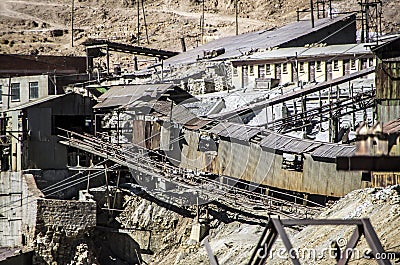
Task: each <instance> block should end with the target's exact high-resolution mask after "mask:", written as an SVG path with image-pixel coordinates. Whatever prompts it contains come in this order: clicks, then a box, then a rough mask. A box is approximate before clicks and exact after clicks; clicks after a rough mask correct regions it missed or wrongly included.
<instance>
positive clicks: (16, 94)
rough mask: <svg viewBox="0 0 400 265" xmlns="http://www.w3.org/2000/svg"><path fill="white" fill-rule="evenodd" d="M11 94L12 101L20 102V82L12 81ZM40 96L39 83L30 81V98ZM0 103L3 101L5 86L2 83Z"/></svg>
mask: <svg viewBox="0 0 400 265" xmlns="http://www.w3.org/2000/svg"><path fill="white" fill-rule="evenodd" d="M10 93H11V94H10V95H8V94H6V96H10V97H11V102H19V101H20V100H21V85H20V83H11V89H10ZM37 98H39V83H38V82H29V99H37ZM0 103H3V88H2V86H1V85H0Z"/></svg>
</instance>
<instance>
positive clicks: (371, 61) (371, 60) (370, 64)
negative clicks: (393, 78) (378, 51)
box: [369, 58, 374, 67]
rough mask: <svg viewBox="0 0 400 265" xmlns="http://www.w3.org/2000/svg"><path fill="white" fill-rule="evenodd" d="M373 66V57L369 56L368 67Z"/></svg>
mask: <svg viewBox="0 0 400 265" xmlns="http://www.w3.org/2000/svg"><path fill="white" fill-rule="evenodd" d="M372 66H374V58H369V67H372Z"/></svg>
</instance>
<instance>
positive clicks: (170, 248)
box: [118, 186, 400, 265]
mask: <svg viewBox="0 0 400 265" xmlns="http://www.w3.org/2000/svg"><path fill="white" fill-rule="evenodd" d="M126 199H127V202H126V208H125V210H124V212H123V213H122V214H121V215H120V217H119V218H118V219H119V221H120V222H121V223H122V224H123V225H124V226H127V227H137V228H147V229H155V230H159V229H160V228H162V229H161V230H162V231H161V230H160V231H161V232H156V233H155V236H156V237H157V239H156V240H155V241H156V242H158V243H155V245H153V246H154V249H157V250H156V253H155V254H154V255H151V256H145V261H146V262H147V263H148V264H166V265H177V264H181V265H186V264H193V265H197V264H209V260H208V256H207V254H206V251H205V247H204V245H203V244H199V243H195V242H192V241H190V240H189V235H190V228H191V224H192V221H193V219H191V218H187V217H186V218H184V217H182V216H181V215H179V214H177V213H175V212H172V211H170V210H167V209H165V208H162V207H159V206H157V205H155V204H154V203H150V202H148V201H143V200H141V199H138V198H137V197H135V196H129V197H126ZM317 218H324V219H325V218H329V219H352V218H369V219H370V220H371V223H372V225H373V227H374V229H375V230H376V233H377V235H378V237H379V239H380V240H381V243H382V245H383V247H384V249H385V251H392V252H400V245H399V239H400V230H399V229H398V227H399V226H400V186H392V187H388V188H385V189H382V188H375V189H365V190H356V191H353V192H351V193H350V194H348V195H347V196H346V197H344V198H343V199H341V200H340V201H338V202H336V203H335V204H333V205H332V206H331V207H329V208H328V209H327V210H326V211H324V212H323V213H321V214H320V216H318V217H317ZM171 225H173V226H174V228H173V227H171ZM210 225H211V227H212V229H211V230H210V235H209V237H208V239H209V242H210V245H211V248H212V250H213V253H214V254H215V256H216V257H217V258H218V260H219V264H221V265H222V264H247V262H248V261H249V258H250V256H251V254H252V252H253V248H254V246H255V245H256V244H257V242H258V241H259V238H260V237H261V234H262V232H263V227H262V226H260V225H254V224H245V223H239V222H237V221H234V222H224V221H221V220H217V219H214V220H213V221H211V223H210ZM172 228H173V229H172ZM353 229H354V227H350V228H349V227H344V226H336V227H332V226H319V227H316V226H310V227H305V228H304V227H303V228H297V229H296V230H291V229H287V232H288V234H289V238H290V240H291V242H292V244H293V247H294V248H296V249H300V250H301V249H305V248H307V249H315V250H316V251H321V252H316V253H323V252H322V251H323V249H324V248H327V247H329V244H330V242H332V241H337V242H339V243H340V244H342V245H343V246H344V245H345V243H343V242H346V241H347V240H349V238H350V235H351V233H352V231H353ZM132 236H133V238H135V240H137V241H138V242H139V243H140V242H141V241H140V239H141V238H142V237H140V235H138V234H132ZM140 244H141V243H140ZM156 247H158V248H156ZM280 248H283V245H282V242H281V241H280V240H279V239H278V241H277V242H276V244H275V248H274V250H273V252H272V253H278V252H277V251H278V250H279V249H280ZM366 249H368V245H367V243H366V241H365V239H364V238H361V240H360V242H359V244H358V246H357V251H360V253H361V252H362V251H364V250H366ZM326 254H327V253H325V256H324V257H323V258H321V259H316V260H314V259H313V260H309V259H306V260H302V264H334V263H335V262H334V259H330V258H328V257H327V256H326ZM283 257H284V255H283ZM395 262H396V260H392V264H397V263H395ZM399 262H400V260H399ZM268 264H292V263H291V262H290V261H289V260H285V259H282V258H278V257H277V255H275V258H274V259H273V260H272V261H271V260H270V261H269V262H268ZM349 264H376V261H371V260H366V259H363V258H361V257H360V256H357V257H356V258H353V259H352V260H351V262H350V263H349Z"/></svg>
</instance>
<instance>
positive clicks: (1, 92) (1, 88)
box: [0, 85, 3, 104]
mask: <svg viewBox="0 0 400 265" xmlns="http://www.w3.org/2000/svg"><path fill="white" fill-rule="evenodd" d="M1 103H3V87H2V86H1V85H0V104H1Z"/></svg>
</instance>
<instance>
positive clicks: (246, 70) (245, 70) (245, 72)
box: [242, 65, 249, 76]
mask: <svg viewBox="0 0 400 265" xmlns="http://www.w3.org/2000/svg"><path fill="white" fill-rule="evenodd" d="M242 74H243V76H248V75H249V71H248V69H247V65H243V66H242Z"/></svg>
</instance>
